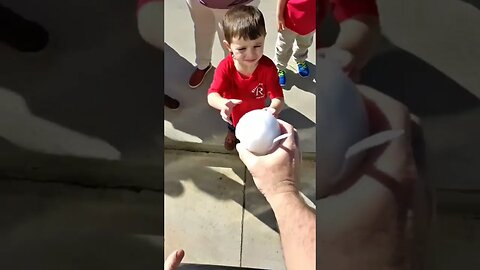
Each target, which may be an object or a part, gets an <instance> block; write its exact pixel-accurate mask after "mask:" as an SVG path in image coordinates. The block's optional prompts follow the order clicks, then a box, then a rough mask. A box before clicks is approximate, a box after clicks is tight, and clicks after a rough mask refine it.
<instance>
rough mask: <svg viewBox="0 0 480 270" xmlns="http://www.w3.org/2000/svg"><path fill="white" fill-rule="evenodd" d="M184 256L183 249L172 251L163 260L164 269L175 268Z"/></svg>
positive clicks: (170, 269) (174, 269) (172, 269)
mask: <svg viewBox="0 0 480 270" xmlns="http://www.w3.org/2000/svg"><path fill="white" fill-rule="evenodd" d="M184 256H185V251H183V250H182V249H179V250H175V251H174V252H172V253H171V254H170V255H168V257H167V259H166V260H165V264H164V270H176V269H177V268H178V266H179V265H180V262H181V261H182V259H183V257H184Z"/></svg>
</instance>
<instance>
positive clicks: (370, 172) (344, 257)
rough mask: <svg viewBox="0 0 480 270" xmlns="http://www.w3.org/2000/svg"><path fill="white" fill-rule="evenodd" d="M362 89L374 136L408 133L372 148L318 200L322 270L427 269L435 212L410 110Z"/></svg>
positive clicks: (366, 89)
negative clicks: (421, 175) (417, 153)
mask: <svg viewBox="0 0 480 270" xmlns="http://www.w3.org/2000/svg"><path fill="white" fill-rule="evenodd" d="M360 90H361V93H362V95H363V96H364V99H365V104H366V107H367V112H368V118H369V121H370V130H371V133H372V134H374V133H377V132H380V131H383V130H387V129H403V130H404V131H405V133H404V135H402V136H401V137H399V138H396V139H394V140H392V141H390V142H389V143H387V144H384V145H381V146H378V147H375V148H373V149H371V150H370V151H369V152H368V153H367V156H366V158H365V160H364V162H363V164H362V165H361V166H359V167H358V169H357V170H356V171H355V172H354V173H353V174H351V175H350V176H349V177H348V178H347V179H344V180H345V181H342V182H341V184H340V185H338V186H337V187H336V188H335V189H334V192H333V194H331V195H330V196H329V197H327V198H325V199H320V200H317V208H316V209H317V211H318V213H319V215H318V216H317V224H318V230H317V244H318V245H319V249H318V250H321V251H322V253H321V254H318V255H317V256H319V260H318V262H319V263H320V266H319V268H320V269H338V270H343V269H345V270H347V269H358V270H362V269H407V268H408V269H421V268H419V267H421V263H422V253H423V251H424V247H425V244H426V241H425V240H426V239H423V238H422V236H425V235H426V231H427V229H428V224H429V218H430V210H431V209H430V208H429V201H428V200H427V196H428V195H427V194H428V191H427V189H426V185H425V184H424V183H423V182H422V181H421V180H420V178H419V174H418V172H417V167H416V163H415V159H414V155H413V152H412V146H411V122H410V116H409V112H408V110H407V109H406V108H405V106H403V105H402V104H400V103H399V102H397V101H395V100H393V99H392V98H390V97H388V96H386V95H383V94H381V93H379V92H377V91H375V90H373V89H370V88H366V87H361V88H360ZM409 267H411V268H409Z"/></svg>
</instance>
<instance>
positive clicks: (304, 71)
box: [293, 32, 314, 77]
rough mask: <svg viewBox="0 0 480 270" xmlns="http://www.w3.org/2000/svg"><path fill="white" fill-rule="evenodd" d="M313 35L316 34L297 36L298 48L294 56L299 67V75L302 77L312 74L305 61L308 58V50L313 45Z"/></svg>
mask: <svg viewBox="0 0 480 270" xmlns="http://www.w3.org/2000/svg"><path fill="white" fill-rule="evenodd" d="M313 34H314V32H312V33H310V34H307V35H304V36H301V35H297V36H296V41H297V46H296V48H295V52H294V54H293V59H294V60H295V62H296V63H297V66H298V74H300V76H302V77H306V76H308V75H309V74H310V71H309V69H308V66H307V65H306V64H305V60H306V59H307V57H308V48H310V47H311V46H312V44H313Z"/></svg>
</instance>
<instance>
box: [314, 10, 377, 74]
mask: <svg viewBox="0 0 480 270" xmlns="http://www.w3.org/2000/svg"><path fill="white" fill-rule="evenodd" d="M379 37H380V23H379V20H378V18H377V17H374V16H369V15H357V16H353V17H352V18H350V19H347V20H345V21H342V22H341V23H340V32H339V34H338V37H337V39H336V41H335V44H334V45H332V46H331V47H328V48H323V49H321V50H320V51H321V56H322V54H323V56H324V57H330V58H337V59H339V61H340V62H341V63H342V67H343V69H344V71H345V72H347V73H348V74H349V76H350V78H351V79H352V80H353V81H354V82H358V81H359V80H360V72H361V70H362V68H363V67H364V66H365V64H366V63H367V62H368V60H369V59H370V57H371V54H372V51H373V49H374V47H375V44H376V43H377V41H378V39H379ZM342 51H343V52H342ZM345 52H348V54H346V53H345Z"/></svg>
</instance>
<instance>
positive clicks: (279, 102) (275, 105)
mask: <svg viewBox="0 0 480 270" xmlns="http://www.w3.org/2000/svg"><path fill="white" fill-rule="evenodd" d="M283 103H284V101H283V98H274V99H272V102H271V103H270V106H268V107H269V108H271V109H273V110H275V111H274V112H272V114H273V115H275V116H278V114H279V113H280V111H281V110H282V108H283Z"/></svg>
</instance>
